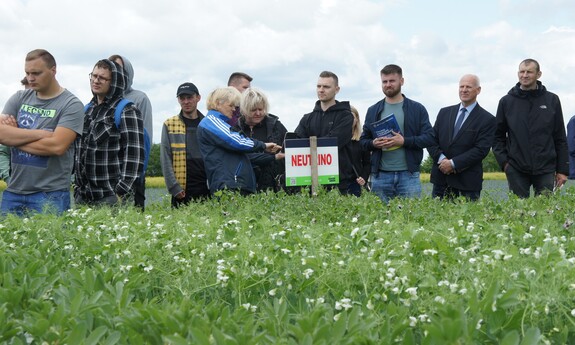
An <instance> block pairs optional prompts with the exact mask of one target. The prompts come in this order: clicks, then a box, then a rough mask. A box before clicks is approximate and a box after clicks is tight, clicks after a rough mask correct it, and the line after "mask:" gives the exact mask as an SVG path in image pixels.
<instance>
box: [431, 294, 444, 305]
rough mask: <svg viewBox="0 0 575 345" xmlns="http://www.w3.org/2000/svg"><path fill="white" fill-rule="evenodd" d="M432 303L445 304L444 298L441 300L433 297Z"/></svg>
mask: <svg viewBox="0 0 575 345" xmlns="http://www.w3.org/2000/svg"><path fill="white" fill-rule="evenodd" d="M434 301H435V302H437V303H441V304H445V298H443V297H441V296H437V297H435V299H434Z"/></svg>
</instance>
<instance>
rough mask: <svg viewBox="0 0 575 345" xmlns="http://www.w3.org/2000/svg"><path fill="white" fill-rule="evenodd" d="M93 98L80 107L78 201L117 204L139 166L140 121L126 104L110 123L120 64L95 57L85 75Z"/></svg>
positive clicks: (119, 91)
mask: <svg viewBox="0 0 575 345" xmlns="http://www.w3.org/2000/svg"><path fill="white" fill-rule="evenodd" d="M89 76H90V88H91V90H92V94H93V95H94V97H93V98H92V100H91V101H90V103H89V105H88V106H87V108H86V112H85V114H86V115H85V117H84V129H83V132H82V138H81V140H77V141H76V174H75V176H76V185H75V188H74V196H75V201H76V204H78V205H83V204H87V205H95V206H97V205H108V206H115V205H120V204H122V203H123V202H124V201H125V200H126V199H131V197H132V196H133V185H134V182H135V181H136V179H137V178H138V177H139V175H140V172H141V171H142V169H143V166H144V123H143V120H142V116H141V115H140V113H139V110H138V108H136V106H135V105H134V104H132V103H129V104H128V105H126V106H125V107H124V108H123V110H122V114H121V119H120V124H119V126H116V123H115V114H114V113H115V111H116V107H117V106H118V103H119V102H120V101H121V100H122V98H123V95H124V88H125V78H124V72H123V69H122V67H121V66H120V65H118V64H117V63H115V62H113V61H110V60H108V59H103V60H100V61H98V62H97V63H96V65H95V66H94V69H93V70H92V73H90V75H89Z"/></svg>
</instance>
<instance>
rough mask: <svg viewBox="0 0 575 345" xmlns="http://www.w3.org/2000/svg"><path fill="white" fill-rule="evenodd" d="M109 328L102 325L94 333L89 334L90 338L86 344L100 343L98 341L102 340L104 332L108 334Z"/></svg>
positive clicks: (94, 344)
mask: <svg viewBox="0 0 575 345" xmlns="http://www.w3.org/2000/svg"><path fill="white" fill-rule="evenodd" d="M107 330H108V327H106V326H100V327H98V328H96V329H95V330H94V331H92V333H91V334H90V335H89V336H88V338H87V339H86V343H85V344H86V345H96V344H98V342H99V341H100V338H102V337H103V336H104V334H106V331H107Z"/></svg>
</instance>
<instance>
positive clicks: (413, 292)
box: [405, 287, 417, 297]
mask: <svg viewBox="0 0 575 345" xmlns="http://www.w3.org/2000/svg"><path fill="white" fill-rule="evenodd" d="M405 292H407V293H408V294H410V295H411V296H412V297H417V288H416V287H410V288H407V289H405Z"/></svg>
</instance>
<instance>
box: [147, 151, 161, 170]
mask: <svg viewBox="0 0 575 345" xmlns="http://www.w3.org/2000/svg"><path fill="white" fill-rule="evenodd" d="M146 176H150V177H153V176H162V165H161V163H160V144H152V149H151V150H150V160H149V161H148V170H146Z"/></svg>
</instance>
